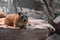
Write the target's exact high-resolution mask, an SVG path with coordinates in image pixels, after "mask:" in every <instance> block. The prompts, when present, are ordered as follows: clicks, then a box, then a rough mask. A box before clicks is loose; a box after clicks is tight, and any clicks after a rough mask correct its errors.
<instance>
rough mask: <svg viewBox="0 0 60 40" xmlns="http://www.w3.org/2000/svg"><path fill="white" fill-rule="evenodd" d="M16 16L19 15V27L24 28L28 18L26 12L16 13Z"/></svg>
mask: <svg viewBox="0 0 60 40" xmlns="http://www.w3.org/2000/svg"><path fill="white" fill-rule="evenodd" d="M18 15H20V19H19V24H18V25H20V26H26V25H27V23H28V16H27V13H26V12H18Z"/></svg>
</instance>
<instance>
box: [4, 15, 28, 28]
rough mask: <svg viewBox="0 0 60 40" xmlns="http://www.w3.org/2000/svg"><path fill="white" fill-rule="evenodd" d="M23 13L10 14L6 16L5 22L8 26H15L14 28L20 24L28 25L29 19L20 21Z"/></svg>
mask: <svg viewBox="0 0 60 40" xmlns="http://www.w3.org/2000/svg"><path fill="white" fill-rule="evenodd" d="M20 17H21V15H18V14H9V15H7V16H6V18H5V21H4V24H5V25H8V26H13V27H14V28H17V27H18V26H20V25H26V24H27V22H28V21H25V22H23V21H21V22H20V21H18V20H20Z"/></svg>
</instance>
